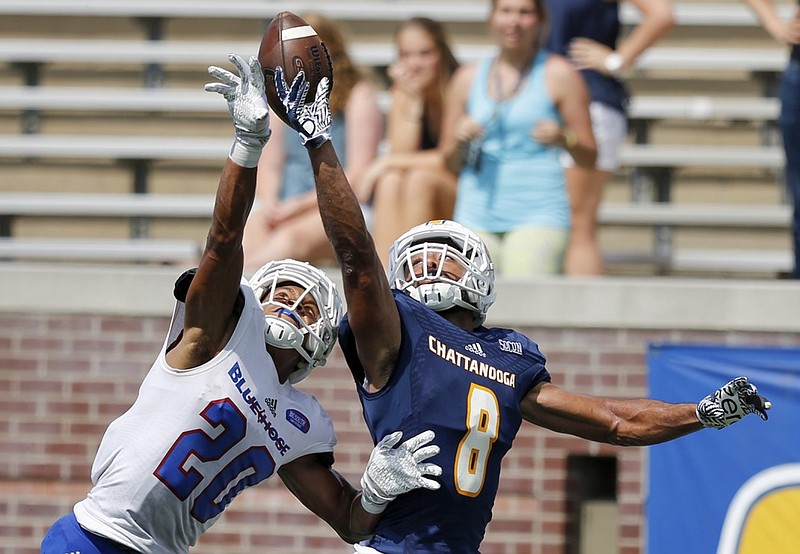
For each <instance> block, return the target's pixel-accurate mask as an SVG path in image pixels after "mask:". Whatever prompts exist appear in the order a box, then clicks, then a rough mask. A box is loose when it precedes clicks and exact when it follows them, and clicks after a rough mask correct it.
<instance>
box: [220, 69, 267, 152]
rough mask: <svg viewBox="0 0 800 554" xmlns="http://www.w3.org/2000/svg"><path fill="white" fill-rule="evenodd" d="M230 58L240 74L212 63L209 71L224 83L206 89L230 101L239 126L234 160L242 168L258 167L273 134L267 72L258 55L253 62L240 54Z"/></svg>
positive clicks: (234, 117) (235, 140)
mask: <svg viewBox="0 0 800 554" xmlns="http://www.w3.org/2000/svg"><path fill="white" fill-rule="evenodd" d="M228 59H229V60H230V61H231V63H233V65H235V66H236V68H237V69H238V70H239V76H238V77H237V76H236V75H234V74H233V73H231V72H230V71H227V70H225V69H222V68H221V67H216V66H211V67H209V68H208V72H209V74H211V76H212V77H216V78H217V79H219V81H220V82H217V83H208V84H206V86H205V90H206V91H207V92H217V93H219V94H221V95H222V96H223V97H224V98H225V100H227V102H228V110H230V112H231V116H233V126H234V128H235V129H236V137H235V139H234V141H233V146H232V147H231V151H230V154H229V157H230V159H232V160H233V161H234V162H236V163H237V164H239V165H240V166H242V167H256V166H257V165H258V159H259V158H260V157H261V150H263V148H264V145H265V144H267V141H268V140H269V136H270V134H271V133H272V131H271V130H270V128H269V108H268V107H267V93H266V90H265V88H264V72H263V71H262V70H261V64H260V63H259V62H258V58H256V57H255V56H251V57H250V63H249V64H248V63H247V62H245V60H244V58H242V57H241V56H237V55H236V54H231V55H230V56H228Z"/></svg>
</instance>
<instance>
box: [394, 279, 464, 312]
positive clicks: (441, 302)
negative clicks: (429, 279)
mask: <svg viewBox="0 0 800 554" xmlns="http://www.w3.org/2000/svg"><path fill="white" fill-rule="evenodd" d="M406 290H407V291H408V294H409V295H410V296H411V298H413V299H414V300H416V301H418V302H420V303H422V304H425V305H426V306H428V307H429V308H430V309H432V310H433V311H434V312H443V311H445V310H449V309H450V308H453V307H455V306H458V307H459V308H464V309H466V310H469V311H471V312H474V311H475V306H473V305H472V304H470V303H468V302H465V301H464V300H463V299H462V298H461V289H460V288H459V287H457V286H456V285H453V284H450V283H428V284H425V285H419V286H416V287H415V286H410V287H408V288H407V289H406Z"/></svg>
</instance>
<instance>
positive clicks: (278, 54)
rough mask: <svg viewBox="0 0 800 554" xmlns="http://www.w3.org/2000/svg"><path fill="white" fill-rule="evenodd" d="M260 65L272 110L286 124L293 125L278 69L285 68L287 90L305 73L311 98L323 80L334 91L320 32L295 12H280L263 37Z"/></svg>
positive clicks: (329, 63)
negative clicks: (281, 97) (278, 87)
mask: <svg viewBox="0 0 800 554" xmlns="http://www.w3.org/2000/svg"><path fill="white" fill-rule="evenodd" d="M258 61H259V63H260V64H261V69H262V70H263V71H264V84H265V85H266V89H267V101H268V102H269V107H270V110H272V113H274V114H275V115H277V116H278V117H279V118H280V119H281V120H282V121H283V122H284V123H287V124H288V123H289V122H288V121H287V117H286V110H285V109H284V107H283V104H281V101H280V100H279V99H278V92H277V90H276V89H275V68H276V67H278V66H280V67H282V68H283V76H284V79H285V80H286V84H287V86H291V85H292V81H294V78H295V77H296V76H297V74H298V73H299V72H300V71H301V70H302V71H303V72H304V74H305V78H306V81H307V82H308V84H309V89H308V94H309V97H313V95H314V94H316V91H317V85H318V84H319V82H320V81H321V80H322V78H323V77H327V78H328V79H329V80H330V81H331V88H333V68H332V67H331V60H330V57H329V56H328V50H327V49H326V48H325V45H324V44H323V43H322V41H321V40H320V38H319V36H317V32H316V31H315V30H314V29H313V28H312V27H311V26H310V25H309V24H308V23H306V22H305V21H304V20H303V18H301V17H300V16H298V15H295V14H293V13H292V12H289V11H283V12H280V13H279V14H277V15H276V16H275V17H274V18H273V19H272V21H270V23H269V25H268V26H267V29H266V30H265V31H264V35H263V36H262V37H261V46H260V47H259V49H258Z"/></svg>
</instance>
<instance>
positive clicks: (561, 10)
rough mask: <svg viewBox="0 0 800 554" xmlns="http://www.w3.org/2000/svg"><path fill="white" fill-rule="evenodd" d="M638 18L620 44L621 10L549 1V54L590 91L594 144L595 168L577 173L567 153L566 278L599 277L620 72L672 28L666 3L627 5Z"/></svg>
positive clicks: (622, 124) (636, 0)
mask: <svg viewBox="0 0 800 554" xmlns="http://www.w3.org/2000/svg"><path fill="white" fill-rule="evenodd" d="M630 2H631V4H633V5H634V6H635V7H636V8H637V9H638V10H639V11H640V12H641V15H642V19H641V21H640V22H639V23H638V24H637V25H636V26H635V27H634V28H633V30H632V31H631V32H630V34H628V36H627V37H626V38H625V40H624V41H622V42H620V43H619V44H618V40H619V37H620V29H621V25H620V21H619V6H620V2H618V1H614V0H547V8H548V11H549V17H550V31H549V33H548V39H547V48H548V50H550V51H551V52H554V53H556V54H561V55H562V56H569V57H570V58H571V60H572V62H573V64H575V66H576V67H577V68H578V69H579V70H580V71H581V75H583V78H584V80H585V81H586V85H587V86H588V88H589V95H590V97H591V103H590V105H589V112H590V114H591V118H592V129H593V131H594V136H595V140H596V142H597V165H596V166H595V167H594V168H593V169H584V168H581V167H576V165H575V162H574V160H573V159H572V156H570V155H569V154H568V153H565V155H564V156H563V157H562V161H563V162H564V165H565V167H566V175H567V189H568V190H569V195H570V204H571V207H572V233H571V234H570V242H569V246H568V248H567V255H566V258H565V260H564V272H565V273H566V274H567V275H601V274H602V273H603V257H602V255H601V252H600V246H599V244H598V241H597V210H598V208H599V206H600V201H601V200H602V198H603V189H605V186H606V184H607V183H608V181H609V180H610V179H611V177H613V176H614V173H615V172H616V171H617V170H618V169H619V152H620V147H621V146H622V143H623V142H624V141H625V137H626V136H627V134H628V122H627V107H628V92H627V91H626V89H625V85H624V83H623V82H622V74H623V72H624V71H625V70H626V69H627V68H630V67H633V65H634V64H635V63H636V60H637V59H638V58H639V56H640V55H641V54H642V53H643V52H644V51H645V50H647V49H648V48H649V47H650V46H652V45H653V44H654V43H655V42H657V41H658V40H659V39H660V38H661V37H663V36H664V35H665V34H666V33H667V32H668V31H669V30H670V29H671V28H672V26H673V25H674V20H673V17H672V8H671V7H670V4H669V1H668V0H630Z"/></svg>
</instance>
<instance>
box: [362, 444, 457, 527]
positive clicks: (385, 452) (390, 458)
mask: <svg viewBox="0 0 800 554" xmlns="http://www.w3.org/2000/svg"><path fill="white" fill-rule="evenodd" d="M433 437H434V433H433V431H424V432H422V433H420V434H419V435H417V436H415V437H412V438H410V439H408V440H407V441H405V442H404V443H402V444H401V445H400V446H398V447H397V448H395V445H396V444H397V443H398V442H400V439H401V438H403V432H402V431H397V432H395V433H392V434H391V435H387V436H385V437H384V438H383V439H382V440H381V441H380V442H379V443H378V444H377V445H376V446H375V448H373V449H372V454H370V456H369V462H367V467H366V469H365V470H364V475H363V476H362V477H361V488H362V495H361V505H362V506H363V507H364V509H365V510H366V511H367V512H369V513H371V514H379V513H381V512H383V511H384V510H385V509H386V506H387V505H388V504H389V502H391V501H392V500H394V499H395V498H397V496H398V495H401V494H403V493H406V492H409V491H412V490H414V489H418V488H425V489H431V490H435V489H438V488H439V487H440V485H439V483H438V482H436V481H434V480H433V479H430V478H429V477H426V475H433V476H438V475H441V474H442V468H441V467H439V466H438V465H436V464H432V463H422V462H423V461H424V460H427V459H428V458H430V457H431V456H435V455H436V454H438V453H439V447H438V446H436V445H430V446H425V445H426V444H428V443H429V442H431V441H432V440H433Z"/></svg>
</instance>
